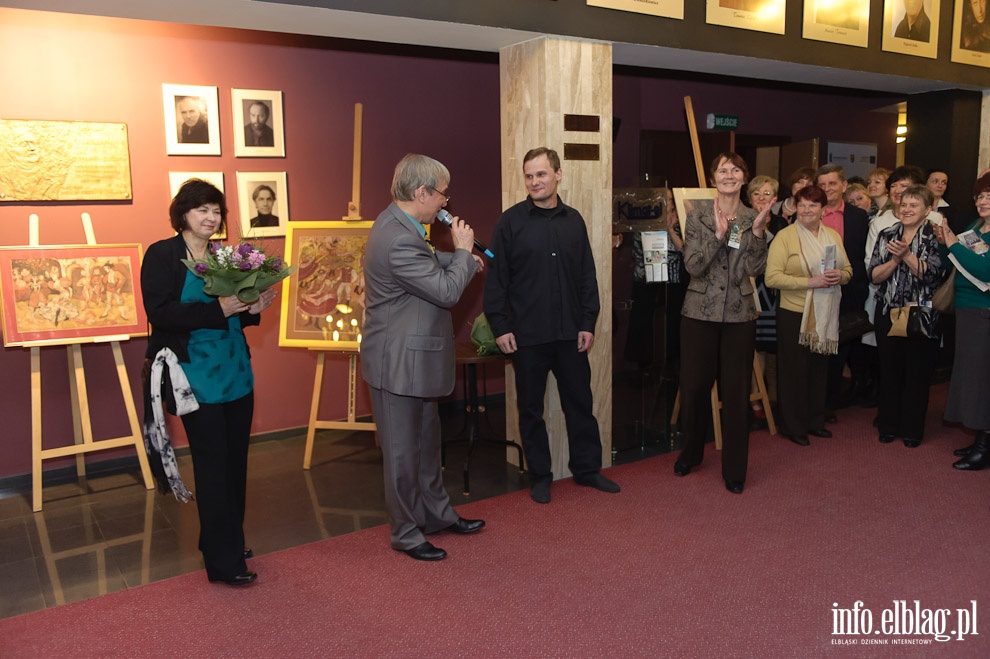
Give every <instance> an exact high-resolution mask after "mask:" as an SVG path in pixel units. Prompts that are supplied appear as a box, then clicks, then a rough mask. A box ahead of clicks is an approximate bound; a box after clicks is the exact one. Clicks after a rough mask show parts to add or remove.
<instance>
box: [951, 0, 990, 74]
mask: <svg viewBox="0 0 990 659" xmlns="http://www.w3.org/2000/svg"><path fill="white" fill-rule="evenodd" d="M952 61H953V62H959V63H960V64H972V65H974V66H985V67H990V0H956V6H955V10H954V13H953V15H952Z"/></svg>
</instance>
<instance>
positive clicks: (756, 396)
mask: <svg viewBox="0 0 990 659" xmlns="http://www.w3.org/2000/svg"><path fill="white" fill-rule="evenodd" d="M684 111H685V112H686V113H687V122H688V131H689V132H690V133H691V147H692V149H693V150H694V167H695V171H696V172H697V173H698V187H701V188H707V187H708V183H707V179H706V178H705V169H704V166H703V164H702V161H701V146H700V144H699V142H698V126H697V124H696V123H695V121H694V106H693V104H692V103H691V97H690V96H685V97H684ZM730 139H731V140H732V144H733V145H734V144H735V133H733V134H732V135H731V136H730ZM686 219H687V218H685V220H686ZM753 291H754V294H755V291H756V286H755V284H754V286H753ZM757 308H759V300H757ZM711 398H712V425H713V426H714V429H715V449H716V450H719V451H721V450H722V419H721V415H720V414H719V412H720V410H721V409H722V401H721V400H720V399H719V397H718V382H715V384H713V385H712V393H711ZM754 401H761V402H762V404H763V411H764V412H765V413H766V415H767V427H768V428H769V430H770V434H771V435H776V434H777V424H776V423H775V422H774V420H773V410H772V409H770V398H769V397H768V396H767V387H766V382H765V381H764V379H763V367H762V366H760V360H759V358H758V357H757V356H756V355H755V354H754V355H753V385H752V389H751V390H750V394H749V402H751V403H752V402H754ZM680 411H681V390H680V388H678V389H677V396H676V397H675V398H674V409H673V411H672V412H671V413H670V422H671V423H677V418H678V416H680Z"/></svg>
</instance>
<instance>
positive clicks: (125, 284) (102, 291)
mask: <svg viewBox="0 0 990 659" xmlns="http://www.w3.org/2000/svg"><path fill="white" fill-rule="evenodd" d="M140 274H141V245H138V244H134V245H129V244H127V245H58V246H50V245H46V246H41V247H0V279H2V285H0V307H2V316H3V341H4V345H5V346H41V345H69V344H73V343H91V342H95V341H110V340H120V339H126V338H128V337H132V336H146V335H147V334H148V319H147V316H146V315H145V311H144V301H143V299H142V297H141V287H140V285H139V280H140Z"/></svg>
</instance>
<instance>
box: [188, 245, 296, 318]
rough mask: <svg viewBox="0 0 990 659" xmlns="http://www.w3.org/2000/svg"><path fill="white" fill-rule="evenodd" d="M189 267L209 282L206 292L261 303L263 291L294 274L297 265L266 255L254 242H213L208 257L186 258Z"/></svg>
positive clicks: (207, 253)
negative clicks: (234, 243)
mask: <svg viewBox="0 0 990 659" xmlns="http://www.w3.org/2000/svg"><path fill="white" fill-rule="evenodd" d="M182 262H183V263H184V264H185V266H186V267H187V268H189V270H190V271H191V272H192V273H193V274H194V275H196V276H197V277H199V278H201V279H203V280H205V281H206V283H205V284H204V286H203V292H204V293H206V294H207V295H216V296H217V297H222V296H227V295H236V296H237V298H238V299H239V300H240V301H241V302H244V303H245V304H252V303H254V302H257V300H258V297H259V296H260V295H261V291H263V290H265V289H266V288H268V287H269V286H271V285H272V284H275V283H277V282H280V281H282V280H283V279H285V278H286V277H288V276H289V275H291V274H292V273H293V272H294V271H295V269H296V266H294V265H293V266H286V265H285V263H284V262H283V261H282V258H281V257H279V256H266V255H265V253H264V252H263V251H261V249H259V247H257V246H255V245H251V244H250V243H241V244H240V245H237V246H236V247H234V246H233V245H223V244H221V243H210V244H209V246H208V247H207V250H206V259H205V260H196V261H193V260H191V259H182Z"/></svg>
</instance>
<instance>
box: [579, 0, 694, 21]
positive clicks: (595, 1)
mask: <svg viewBox="0 0 990 659" xmlns="http://www.w3.org/2000/svg"><path fill="white" fill-rule="evenodd" d="M587 3H588V6H589V7H603V8H605V9H615V10H617V11H629V12H633V13H637V14H649V15H650V16H661V17H663V18H680V19H683V18H684V0H650V1H649V2H643V0H587Z"/></svg>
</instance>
